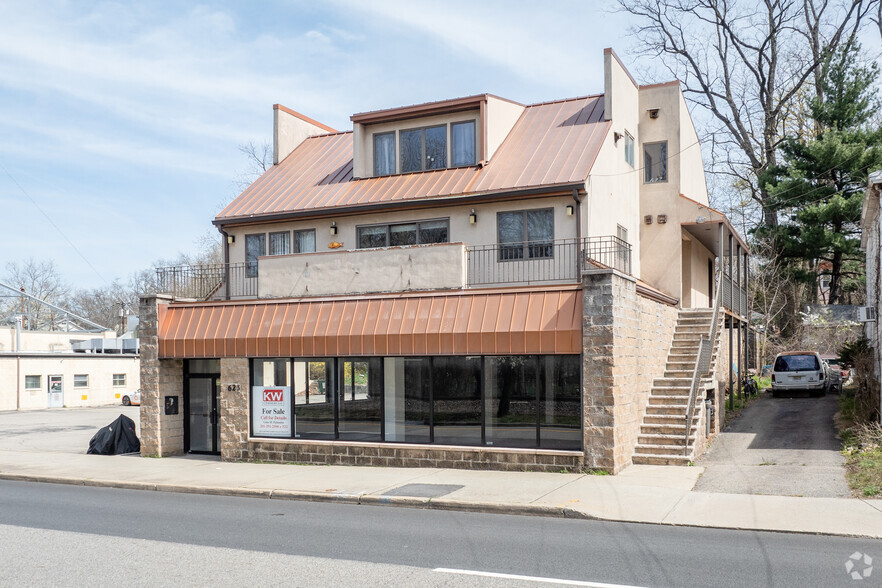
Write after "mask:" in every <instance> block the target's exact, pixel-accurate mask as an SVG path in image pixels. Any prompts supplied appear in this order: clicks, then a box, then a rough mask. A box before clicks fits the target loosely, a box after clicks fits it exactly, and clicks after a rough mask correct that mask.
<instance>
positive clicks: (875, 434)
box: [836, 387, 882, 497]
mask: <svg viewBox="0 0 882 588" xmlns="http://www.w3.org/2000/svg"><path fill="white" fill-rule="evenodd" d="M857 421H858V418H857V405H856V402H855V397H854V388H853V387H851V388H850V389H849V388H846V389H845V390H843V393H842V394H841V395H840V396H839V412H838V413H837V414H836V425H837V427H839V437H840V438H841V439H842V453H843V454H845V459H846V463H845V477H846V479H847V480H848V486H849V487H850V488H851V491H852V492H853V493H854V495H855V496H862V497H875V496H880V495H882V426H880V425H879V423H859V422H857Z"/></svg>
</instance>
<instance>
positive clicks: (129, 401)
mask: <svg viewBox="0 0 882 588" xmlns="http://www.w3.org/2000/svg"><path fill="white" fill-rule="evenodd" d="M122 403H123V406H132V405H134V406H141V389H140V388H139V389H138V390H135V391H134V392H132V393H131V394H123V397H122Z"/></svg>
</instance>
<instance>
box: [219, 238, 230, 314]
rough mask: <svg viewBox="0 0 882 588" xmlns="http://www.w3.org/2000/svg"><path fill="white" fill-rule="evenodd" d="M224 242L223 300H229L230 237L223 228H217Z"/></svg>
mask: <svg viewBox="0 0 882 588" xmlns="http://www.w3.org/2000/svg"><path fill="white" fill-rule="evenodd" d="M217 230H218V231H220V234H221V235H222V239H223V242H224V299H225V300H229V299H230V235H229V234H228V233H227V232H226V231H225V230H224V228H223V227H220V226H219V227H218V228H217Z"/></svg>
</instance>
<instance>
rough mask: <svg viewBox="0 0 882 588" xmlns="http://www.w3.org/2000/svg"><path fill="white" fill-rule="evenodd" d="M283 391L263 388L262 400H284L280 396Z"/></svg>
mask: <svg viewBox="0 0 882 588" xmlns="http://www.w3.org/2000/svg"><path fill="white" fill-rule="evenodd" d="M283 395H284V392H283V391H282V390H264V391H263V401H264V402H282V400H284V399H283V398H282V397H283Z"/></svg>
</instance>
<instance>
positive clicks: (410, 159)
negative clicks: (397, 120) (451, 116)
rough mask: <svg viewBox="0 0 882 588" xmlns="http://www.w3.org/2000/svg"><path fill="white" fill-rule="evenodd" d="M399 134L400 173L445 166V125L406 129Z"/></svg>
mask: <svg viewBox="0 0 882 588" xmlns="http://www.w3.org/2000/svg"><path fill="white" fill-rule="evenodd" d="M399 134H400V136H401V173H407V172H415V171H423V170H427V169H443V168H445V167H447V125H441V126H437V127H428V128H425V129H408V130H406V131H400V132H399Z"/></svg>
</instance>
